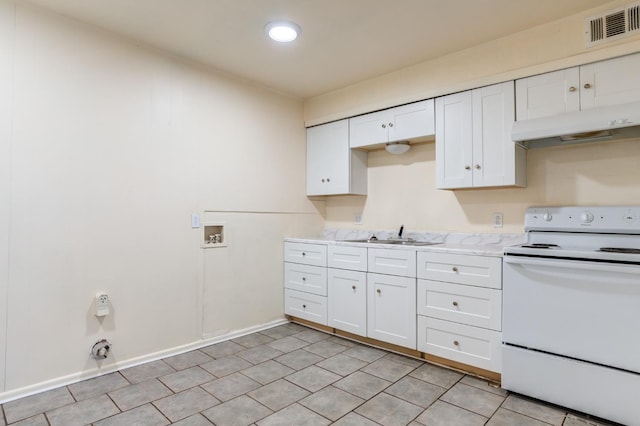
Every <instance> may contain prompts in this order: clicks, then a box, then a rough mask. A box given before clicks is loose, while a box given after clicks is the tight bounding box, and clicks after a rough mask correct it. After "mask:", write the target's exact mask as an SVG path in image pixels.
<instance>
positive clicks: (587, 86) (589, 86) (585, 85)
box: [583, 83, 591, 89]
mask: <svg viewBox="0 0 640 426" xmlns="http://www.w3.org/2000/svg"><path fill="white" fill-rule="evenodd" d="M583 87H584V88H585V89H591V85H590V84H589V83H585V84H584V86H583Z"/></svg>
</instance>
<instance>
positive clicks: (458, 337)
mask: <svg viewBox="0 0 640 426" xmlns="http://www.w3.org/2000/svg"><path fill="white" fill-rule="evenodd" d="M501 341H502V333H501V332H499V331H493V330H487V329H484V328H478V327H472V326H469V325H463V324H457V323H454V322H450V321H442V320H439V319H434V318H428V317H424V316H422V315H419V316H418V350H419V351H422V352H425V353H427V354H431V355H436V356H439V357H442V358H447V359H450V360H453V361H458V362H461V363H463V364H467V365H472V366H474V367H478V368H482V369H485V370H489V371H495V372H497V373H500V372H501V362H502V357H501Z"/></svg>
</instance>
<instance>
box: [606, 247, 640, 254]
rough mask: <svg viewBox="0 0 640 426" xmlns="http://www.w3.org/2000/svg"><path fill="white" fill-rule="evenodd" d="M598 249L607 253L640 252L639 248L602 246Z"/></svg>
mask: <svg viewBox="0 0 640 426" xmlns="http://www.w3.org/2000/svg"><path fill="white" fill-rule="evenodd" d="M598 251H602V252H605V253H626V254H640V249H637V248H623V247H602V248H601V249H600V250H598Z"/></svg>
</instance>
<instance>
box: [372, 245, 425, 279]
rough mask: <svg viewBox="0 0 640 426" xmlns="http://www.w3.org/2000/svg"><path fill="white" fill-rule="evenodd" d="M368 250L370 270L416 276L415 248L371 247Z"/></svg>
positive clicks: (401, 275) (379, 272)
mask: <svg viewBox="0 0 640 426" xmlns="http://www.w3.org/2000/svg"><path fill="white" fill-rule="evenodd" d="M367 252H368V258H369V261H368V265H369V272H374V273H377V274H388V275H397V276H400V277H415V276H416V251H415V250H392V249H383V248H370V249H368V250H367Z"/></svg>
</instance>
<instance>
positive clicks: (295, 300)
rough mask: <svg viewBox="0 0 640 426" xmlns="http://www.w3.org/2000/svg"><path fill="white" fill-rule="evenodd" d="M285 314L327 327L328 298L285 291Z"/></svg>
mask: <svg viewBox="0 0 640 426" xmlns="http://www.w3.org/2000/svg"><path fill="white" fill-rule="evenodd" d="M284 312H285V313H286V314H287V315H293V316H295V317H298V318H302V319H306V320H309V321H313V322H316V323H318V324H322V325H327V298H326V297H323V296H318V295H316V294H309V293H303V292H301V291H296V290H289V289H285V290H284Z"/></svg>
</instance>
